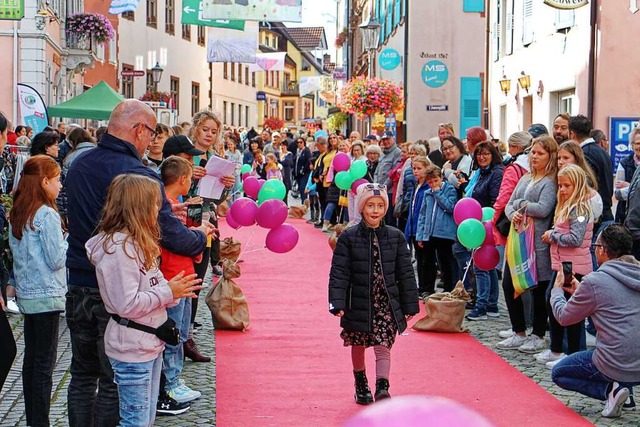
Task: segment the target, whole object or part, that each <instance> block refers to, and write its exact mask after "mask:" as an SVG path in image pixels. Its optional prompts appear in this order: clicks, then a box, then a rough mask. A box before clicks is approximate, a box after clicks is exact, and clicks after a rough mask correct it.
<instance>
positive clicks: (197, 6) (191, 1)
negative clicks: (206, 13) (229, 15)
mask: <svg viewBox="0 0 640 427" xmlns="http://www.w3.org/2000/svg"><path fill="white" fill-rule="evenodd" d="M180 23H182V24H184V25H191V24H193V25H202V26H204V27H220V28H231V29H233V30H244V21H229V20H224V19H218V20H215V19H204V18H203V17H202V0H182V19H181V20H180Z"/></svg>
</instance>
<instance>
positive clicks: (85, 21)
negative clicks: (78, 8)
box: [66, 13, 116, 44]
mask: <svg viewBox="0 0 640 427" xmlns="http://www.w3.org/2000/svg"><path fill="white" fill-rule="evenodd" d="M66 32H67V35H69V36H71V37H73V38H76V39H83V38H84V39H91V38H93V39H94V40H95V41H96V42H98V43H99V44H104V43H107V42H109V40H111V39H113V38H114V37H115V35H116V33H115V31H114V29H113V26H112V25H111V22H109V19H107V17H106V16H104V15H101V14H99V13H74V14H73V15H70V16H69V17H67V22H66Z"/></svg>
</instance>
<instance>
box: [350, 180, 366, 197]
mask: <svg viewBox="0 0 640 427" xmlns="http://www.w3.org/2000/svg"><path fill="white" fill-rule="evenodd" d="M367 183H369V181H367V180H366V179H364V178H360V179H356V180H355V181H353V184H351V191H352V192H353V194H358V187H360V186H361V185H362V184H367Z"/></svg>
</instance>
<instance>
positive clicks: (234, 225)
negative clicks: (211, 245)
mask: <svg viewBox="0 0 640 427" xmlns="http://www.w3.org/2000/svg"><path fill="white" fill-rule="evenodd" d="M225 218H227V225H228V226H229V227H231V228H233V229H234V230H237V229H238V228H240V227H242V226H241V225H240V224H238V221H236V220H235V219H233V215H232V214H231V209H229V210H228V211H227V216H226V217H225Z"/></svg>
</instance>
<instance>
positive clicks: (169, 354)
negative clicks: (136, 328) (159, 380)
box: [162, 298, 191, 391]
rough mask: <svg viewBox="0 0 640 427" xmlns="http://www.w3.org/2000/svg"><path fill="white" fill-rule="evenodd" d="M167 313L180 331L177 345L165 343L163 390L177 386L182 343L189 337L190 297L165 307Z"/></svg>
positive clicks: (180, 366)
mask: <svg viewBox="0 0 640 427" xmlns="http://www.w3.org/2000/svg"><path fill="white" fill-rule="evenodd" d="M167 315H168V316H169V318H170V319H172V320H173V321H174V322H176V327H177V328H178V330H179V331H180V343H178V345H170V344H165V346H164V356H163V359H164V366H163V367H162V373H163V374H164V376H165V378H166V381H167V383H166V386H165V390H167V391H168V390H171V389H172V388H176V387H178V386H179V385H180V384H179V377H180V373H181V372H182V367H183V366H184V347H183V345H182V344H184V343H185V342H186V341H187V338H189V325H190V324H191V298H181V299H180V303H179V304H178V305H176V306H175V307H171V308H167Z"/></svg>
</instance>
